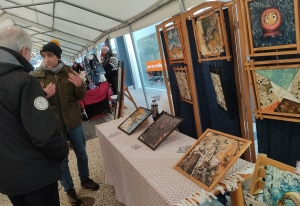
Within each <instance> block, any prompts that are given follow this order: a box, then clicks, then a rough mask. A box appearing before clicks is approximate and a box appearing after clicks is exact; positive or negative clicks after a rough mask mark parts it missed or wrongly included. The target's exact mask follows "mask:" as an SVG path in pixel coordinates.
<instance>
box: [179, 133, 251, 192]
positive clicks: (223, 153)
mask: <svg viewBox="0 0 300 206" xmlns="http://www.w3.org/2000/svg"><path fill="white" fill-rule="evenodd" d="M250 143H251V141H249V140H246V139H243V138H239V137H235V136H232V135H228V134H225V133H222V132H219V131H216V130H212V129H207V130H206V131H205V132H204V133H203V134H202V135H201V137H200V138H199V139H198V140H197V141H196V142H195V144H194V145H192V147H191V148H190V149H189V150H188V151H187V152H186V153H185V154H184V156H183V157H182V158H181V159H180V160H179V161H178V162H177V163H176V165H175V166H174V168H175V169H176V170H177V171H179V172H180V173H182V174H183V175H185V176H187V177H188V178H189V179H191V180H192V181H194V182H195V183H197V184H199V185H200V186H201V187H203V188H204V189H206V190H207V191H211V190H212V189H213V188H214V187H215V186H216V184H217V183H218V182H219V181H220V180H221V178H222V177H223V176H224V175H225V174H226V172H227V171H228V170H229V169H230V168H231V167H232V165H233V164H234V163H235V162H236V161H237V159H238V158H239V157H240V156H241V155H242V154H243V153H244V151H245V150H246V149H247V147H248V146H249V145H250Z"/></svg>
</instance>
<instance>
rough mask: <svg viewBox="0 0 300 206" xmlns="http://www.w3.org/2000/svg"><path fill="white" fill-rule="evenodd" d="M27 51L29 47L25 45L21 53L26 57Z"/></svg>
mask: <svg viewBox="0 0 300 206" xmlns="http://www.w3.org/2000/svg"><path fill="white" fill-rule="evenodd" d="M27 52H28V49H27V47H26V46H24V47H23V48H22V50H21V55H22V56H23V57H26V54H27Z"/></svg>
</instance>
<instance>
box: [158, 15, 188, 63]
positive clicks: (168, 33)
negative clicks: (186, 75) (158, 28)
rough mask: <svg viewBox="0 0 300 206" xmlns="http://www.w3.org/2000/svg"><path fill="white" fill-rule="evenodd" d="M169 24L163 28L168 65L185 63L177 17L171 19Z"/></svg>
mask: <svg viewBox="0 0 300 206" xmlns="http://www.w3.org/2000/svg"><path fill="white" fill-rule="evenodd" d="M170 21H171V22H170V23H169V24H167V25H166V26H165V27H164V28H163V30H162V31H163V34H164V38H165V42H166V47H167V53H168V59H169V63H170V64H171V65H172V64H174V63H185V64H186V57H185V50H184V44H183V37H182V30H181V24H180V19H179V17H173V18H172V19H171V20H170Z"/></svg>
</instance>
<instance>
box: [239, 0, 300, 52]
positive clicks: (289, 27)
mask: <svg viewBox="0 0 300 206" xmlns="http://www.w3.org/2000/svg"><path fill="white" fill-rule="evenodd" d="M245 9H246V20H244V21H245V22H247V25H246V26H247V28H246V29H247V30H248V32H247V33H248V38H249V43H250V54H249V56H250V57H256V56H270V55H285V54H296V53H299V52H300V36H299V35H300V34H299V29H300V28H299V11H298V10H299V1H298V0H285V1H278V0H268V1H265V0H245Z"/></svg>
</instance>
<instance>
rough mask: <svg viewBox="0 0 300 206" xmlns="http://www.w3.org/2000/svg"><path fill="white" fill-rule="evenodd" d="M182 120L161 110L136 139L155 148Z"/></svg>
mask: <svg viewBox="0 0 300 206" xmlns="http://www.w3.org/2000/svg"><path fill="white" fill-rule="evenodd" d="M182 120H183V119H181V118H179V117H176V116H173V115H170V114H168V113H167V112H162V113H161V114H160V115H159V116H158V118H157V119H156V120H155V122H153V124H151V125H150V126H149V127H148V128H147V129H146V130H145V131H144V132H143V134H141V136H139V137H138V139H139V140H140V141H142V142H143V143H144V144H146V145H147V146H148V147H150V148H151V149H152V150H155V149H156V148H157V147H158V146H159V145H160V144H161V143H162V142H163V141H164V140H165V139H166V138H167V137H168V136H169V135H170V134H171V133H172V132H173V131H174V130H175V129H176V128H177V127H178V126H179V124H180V123H181V122H182Z"/></svg>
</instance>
